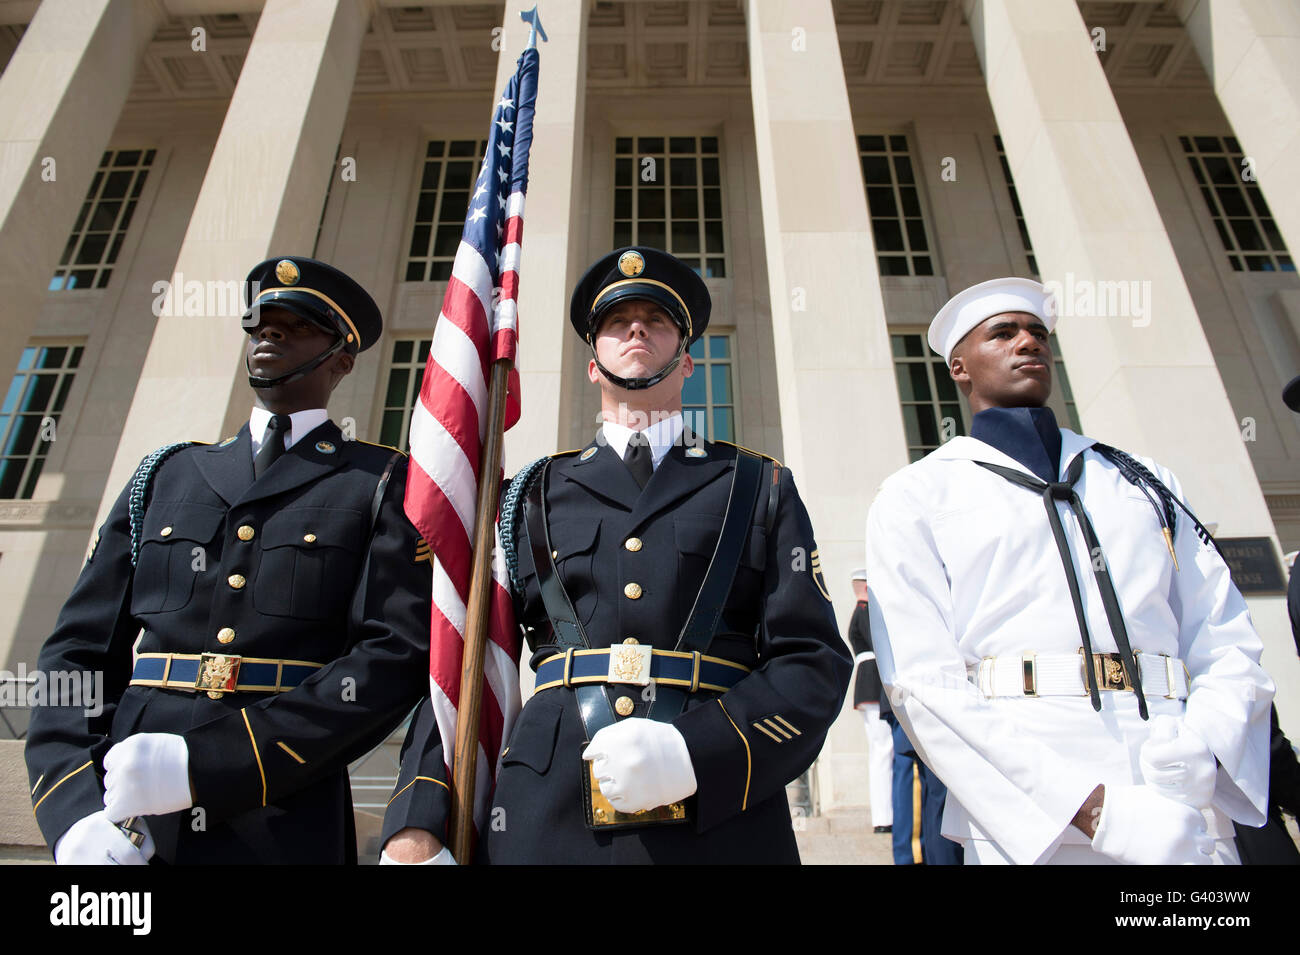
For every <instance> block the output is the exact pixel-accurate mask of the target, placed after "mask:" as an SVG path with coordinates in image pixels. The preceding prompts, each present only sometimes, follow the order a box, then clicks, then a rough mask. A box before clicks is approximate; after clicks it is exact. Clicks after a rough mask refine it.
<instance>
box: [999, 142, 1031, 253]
mask: <svg viewBox="0 0 1300 955" xmlns="http://www.w3.org/2000/svg"><path fill="white" fill-rule="evenodd" d="M993 145H994V146H996V147H997V149H998V162H999V163H1000V164H1001V166H1002V179H1003V181H1004V182H1006V184H1007V194H1008V195H1009V196H1010V197H1011V209H1012V211H1014V212H1015V214H1016V228H1017V229H1019V230H1020V243H1021V245H1023V246H1024V247H1025V258H1026V259H1028V260H1029V271H1030V273H1031V274H1032V275H1033V276H1034V277H1035V278H1037V277H1038V261H1037V260H1036V259H1035V258H1034V245H1033V243H1032V242H1030V241H1029V227H1028V226H1027V225H1025V214H1024V212H1022V211H1021V209H1020V197H1019V196H1018V195H1016V181H1015V180H1014V179H1012V178H1011V163H1009V162H1007V154H1006V151H1005V150H1004V149H1003V148H1002V137H1001V136H994V137H993Z"/></svg>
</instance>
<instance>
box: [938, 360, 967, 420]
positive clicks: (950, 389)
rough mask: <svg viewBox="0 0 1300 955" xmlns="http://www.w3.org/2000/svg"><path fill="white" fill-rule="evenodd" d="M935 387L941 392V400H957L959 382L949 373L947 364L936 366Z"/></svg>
mask: <svg viewBox="0 0 1300 955" xmlns="http://www.w3.org/2000/svg"><path fill="white" fill-rule="evenodd" d="M934 389H935V391H937V392H939V400H940V401H956V400H957V382H955V381H953V380H952V375H950V374H948V368H947V366H945V365H942V364H936V365H935V366H934ZM958 417H961V416H960V415H958Z"/></svg>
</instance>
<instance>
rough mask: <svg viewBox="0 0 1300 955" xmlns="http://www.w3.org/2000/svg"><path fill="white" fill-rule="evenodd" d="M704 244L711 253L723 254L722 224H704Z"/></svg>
mask: <svg viewBox="0 0 1300 955" xmlns="http://www.w3.org/2000/svg"><path fill="white" fill-rule="evenodd" d="M704 243H705V247H706V249H707V250H708V251H709V252H722V251H723V248H722V223H721V222H706V223H704Z"/></svg>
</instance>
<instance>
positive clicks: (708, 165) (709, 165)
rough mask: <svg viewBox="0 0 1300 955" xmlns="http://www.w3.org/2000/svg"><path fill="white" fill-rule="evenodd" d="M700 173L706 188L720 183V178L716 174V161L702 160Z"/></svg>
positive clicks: (718, 174)
mask: <svg viewBox="0 0 1300 955" xmlns="http://www.w3.org/2000/svg"><path fill="white" fill-rule="evenodd" d="M700 173H701V177H702V179H703V181H704V185H706V186H717V185H720V184H721V183H722V176H721V174H720V173H719V172H718V161H717V160H716V159H702V160H701V161H700Z"/></svg>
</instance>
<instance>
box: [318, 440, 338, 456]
mask: <svg viewBox="0 0 1300 955" xmlns="http://www.w3.org/2000/svg"><path fill="white" fill-rule="evenodd" d="M316 450H317V451H319V452H320V453H321V454H333V453H334V452H335V451H336V450H337V448H335V447H334V445H333V444H331V443H330V442H328V441H317V442H316Z"/></svg>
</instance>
